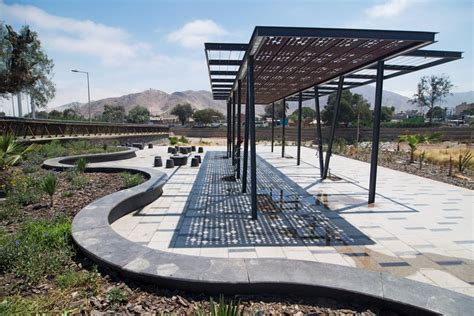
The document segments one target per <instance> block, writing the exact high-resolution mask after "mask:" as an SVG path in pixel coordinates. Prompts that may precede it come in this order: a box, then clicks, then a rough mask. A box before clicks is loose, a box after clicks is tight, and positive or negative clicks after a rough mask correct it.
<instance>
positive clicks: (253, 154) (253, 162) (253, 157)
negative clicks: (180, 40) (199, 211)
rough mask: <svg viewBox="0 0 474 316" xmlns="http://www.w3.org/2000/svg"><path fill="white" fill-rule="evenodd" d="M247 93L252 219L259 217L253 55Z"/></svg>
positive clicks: (249, 66) (248, 70) (248, 75)
mask: <svg viewBox="0 0 474 316" xmlns="http://www.w3.org/2000/svg"><path fill="white" fill-rule="evenodd" d="M247 78H248V79H247V80H248V83H247V94H248V96H249V125H250V195H251V205H252V219H253V220H256V219H257V148H256V141H257V139H256V137H255V94H254V93H255V89H254V65H253V55H249V56H248V59H247Z"/></svg>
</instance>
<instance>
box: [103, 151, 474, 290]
mask: <svg viewBox="0 0 474 316" xmlns="http://www.w3.org/2000/svg"><path fill="white" fill-rule="evenodd" d="M223 150H225V149H224V148H222V147H220V148H219V147H211V148H209V150H208V151H206V153H205V155H206V156H205V158H204V159H203V164H202V165H201V166H200V167H199V168H191V167H189V165H188V166H185V167H180V168H175V169H162V168H160V169H162V170H163V171H164V172H166V173H167V174H168V175H169V177H170V179H169V181H168V182H167V183H166V185H165V187H164V194H163V196H162V197H160V198H159V199H158V200H156V201H155V202H153V203H151V204H150V205H148V206H146V207H145V208H143V209H141V210H138V211H137V212H134V213H132V214H129V215H127V216H125V217H123V218H121V219H119V220H118V221H116V222H115V223H114V224H113V225H112V227H113V228H114V229H115V230H116V231H117V232H118V233H119V234H121V235H122V236H124V237H126V238H128V239H130V240H133V241H135V242H138V243H143V244H145V245H147V246H148V247H151V248H156V249H161V250H165V251H170V252H176V253H183V254H189V255H196V256H209V257H226V258H268V257H272V258H287V259H290V260H291V259H295V260H309V261H319V262H328V263H334V264H341V265H346V266H354V267H359V268H364V269H368V270H375V271H386V272H389V273H393V274H395V275H398V276H402V277H407V278H410V279H414V280H418V281H421V282H426V283H430V284H433V285H437V286H441V287H445V288H450V289H452V290H455V291H459V292H462V293H465V294H468V295H472V296H474V232H473V224H474V223H473V209H472V205H473V196H474V193H473V191H470V190H467V189H462V188H459V187H456V186H452V185H448V184H444V183H441V182H437V181H433V180H429V179H425V178H420V177H417V176H414V175H410V174H407V173H402V172H398V171H394V170H390V169H386V168H381V167H380V168H379V176H378V182H377V192H378V195H377V198H376V199H377V200H376V203H375V205H373V206H368V205H367V203H366V200H367V193H368V191H367V188H368V179H369V165H368V164H366V163H363V162H359V161H355V160H352V159H347V158H344V157H339V156H336V155H334V156H333V157H332V158H331V174H332V176H334V177H333V178H332V179H333V180H326V181H324V182H320V181H319V168H318V167H317V164H318V162H317V157H316V156H315V155H316V151H315V150H313V149H310V148H302V164H301V165H300V166H296V163H295V159H294V158H293V157H294V156H296V148H295V147H291V146H287V148H286V152H287V157H285V158H281V154H280V147H275V152H274V153H271V152H270V147H269V146H258V147H257V152H258V154H259V159H258V161H257V166H258V179H259V184H260V186H259V191H258V193H259V210H260V212H259V220H258V221H257V222H255V223H254V222H253V221H252V220H250V219H249V218H248V217H249V215H250V207H249V203H250V201H249V197H248V195H244V194H241V193H240V190H239V187H240V182H228V181H223V180H222V177H223V176H225V175H229V174H230V173H231V169H229V168H230V166H229V165H228V160H226V159H223V158H222V156H223V152H222V151H223ZM155 155H161V156H162V157H163V158H164V159H165V158H166V157H167V154H166V148H163V147H160V148H154V149H145V150H142V151H139V152H138V157H137V158H134V159H130V160H123V161H118V162H117V164H120V165H140V166H144V167H146V166H151V165H152V162H153V157H154V156H155Z"/></svg>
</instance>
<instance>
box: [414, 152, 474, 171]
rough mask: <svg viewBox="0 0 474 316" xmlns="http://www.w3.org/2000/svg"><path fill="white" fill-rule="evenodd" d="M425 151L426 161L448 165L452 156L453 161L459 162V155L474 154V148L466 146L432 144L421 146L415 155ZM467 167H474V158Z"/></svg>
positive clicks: (417, 155)
mask: <svg viewBox="0 0 474 316" xmlns="http://www.w3.org/2000/svg"><path fill="white" fill-rule="evenodd" d="M423 152H424V153H425V161H427V162H430V163H432V164H436V165H447V164H449V158H450V157H452V159H453V161H455V162H456V163H457V162H458V158H459V156H460V155H461V156H464V155H465V154H466V152H468V153H471V154H473V155H474V150H472V149H470V148H468V147H467V146H466V147H450V148H439V147H430V146H420V148H419V150H417V151H416V152H415V157H417V158H418V157H419V156H420V155H421V154H422V153H423ZM466 168H467V169H473V168H474V160H470V161H469V163H467V165H466Z"/></svg>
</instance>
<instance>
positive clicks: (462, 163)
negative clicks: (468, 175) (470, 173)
mask: <svg viewBox="0 0 474 316" xmlns="http://www.w3.org/2000/svg"><path fill="white" fill-rule="evenodd" d="M472 157H473V155H472V152H471V151H470V150H469V149H468V150H466V151H465V152H463V153H461V154H459V163H458V170H459V172H460V173H463V172H464V170H466V168H467V166H468V165H469V163H470V162H471V159H472Z"/></svg>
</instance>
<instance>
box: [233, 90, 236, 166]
mask: <svg viewBox="0 0 474 316" xmlns="http://www.w3.org/2000/svg"><path fill="white" fill-rule="evenodd" d="M235 94H236V93H235V90H234V91H233V92H232V166H235V101H236V100H235V99H236V98H235Z"/></svg>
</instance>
